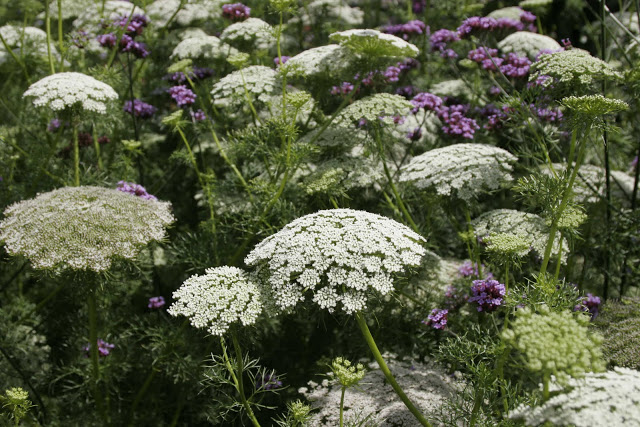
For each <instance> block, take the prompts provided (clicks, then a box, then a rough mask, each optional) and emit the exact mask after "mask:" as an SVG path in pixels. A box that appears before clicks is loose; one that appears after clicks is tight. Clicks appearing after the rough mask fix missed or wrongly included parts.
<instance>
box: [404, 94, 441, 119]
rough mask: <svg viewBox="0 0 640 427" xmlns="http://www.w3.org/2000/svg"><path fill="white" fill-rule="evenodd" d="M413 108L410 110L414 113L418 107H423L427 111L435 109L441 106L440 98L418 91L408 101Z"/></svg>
mask: <svg viewBox="0 0 640 427" xmlns="http://www.w3.org/2000/svg"><path fill="white" fill-rule="evenodd" d="M410 102H411V103H412V104H413V106H414V107H415V108H413V109H412V112H413V113H414V114H415V113H416V112H418V109H420V108H424V109H425V110H429V111H436V110H437V109H439V108H440V107H441V106H442V98H440V97H439V96H437V95H434V94H432V93H429V92H420V93H419V94H417V95H416V96H414V97H413V98H412V99H411V101H410Z"/></svg>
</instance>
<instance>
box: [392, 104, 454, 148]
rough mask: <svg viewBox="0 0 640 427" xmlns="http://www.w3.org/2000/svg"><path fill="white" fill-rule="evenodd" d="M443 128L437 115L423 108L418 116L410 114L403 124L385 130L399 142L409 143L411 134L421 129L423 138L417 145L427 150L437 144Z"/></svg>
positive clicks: (421, 137)
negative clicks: (439, 133)
mask: <svg viewBox="0 0 640 427" xmlns="http://www.w3.org/2000/svg"><path fill="white" fill-rule="evenodd" d="M385 121H386V120H385ZM441 127H442V122H441V121H440V119H439V118H438V116H437V115H435V114H434V113H432V112H430V111H426V110H424V109H422V108H421V109H420V110H418V112H417V113H416V114H408V115H407V116H406V117H405V118H404V121H403V122H402V123H398V124H397V125H395V126H388V127H387V128H386V129H385V130H386V131H387V132H389V133H390V134H391V135H392V136H393V137H395V138H397V139H398V140H400V141H403V142H405V143H408V142H409V139H408V137H407V135H408V134H409V132H413V131H414V130H415V129H420V135H421V136H420V138H419V139H418V140H417V141H415V143H416V144H418V146H421V147H425V148H426V147H431V146H433V144H435V143H436V141H437V140H438V132H439V131H440V128H441Z"/></svg>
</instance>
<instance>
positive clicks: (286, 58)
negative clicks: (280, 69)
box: [273, 55, 291, 66]
mask: <svg viewBox="0 0 640 427" xmlns="http://www.w3.org/2000/svg"><path fill="white" fill-rule="evenodd" d="M280 58H282V63H283V64H286V63H287V61H288V60H289V59H290V58H291V57H290V56H285V55H282V56H281V57H278V56H276V57H275V58H273V63H274V64H275V65H276V66H278V65H280Z"/></svg>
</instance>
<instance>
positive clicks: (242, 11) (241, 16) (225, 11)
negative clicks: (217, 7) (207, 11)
mask: <svg viewBox="0 0 640 427" xmlns="http://www.w3.org/2000/svg"><path fill="white" fill-rule="evenodd" d="M222 16H223V17H225V18H227V19H229V20H230V21H232V22H238V21H244V20H245V19H247V18H249V17H250V16H251V8H250V7H247V6H245V5H243V4H242V3H231V4H225V5H224V6H222Z"/></svg>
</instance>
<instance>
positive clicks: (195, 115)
mask: <svg viewBox="0 0 640 427" xmlns="http://www.w3.org/2000/svg"><path fill="white" fill-rule="evenodd" d="M191 118H192V119H193V120H195V121H196V122H201V121H203V120H205V119H206V118H207V115H206V114H205V113H204V111H202V110H200V109H199V110H198V111H191Z"/></svg>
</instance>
